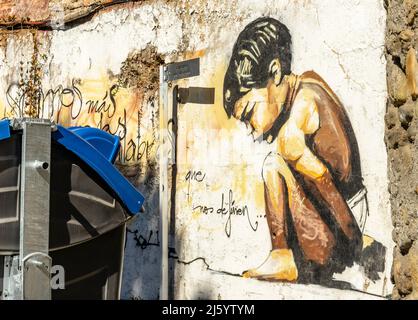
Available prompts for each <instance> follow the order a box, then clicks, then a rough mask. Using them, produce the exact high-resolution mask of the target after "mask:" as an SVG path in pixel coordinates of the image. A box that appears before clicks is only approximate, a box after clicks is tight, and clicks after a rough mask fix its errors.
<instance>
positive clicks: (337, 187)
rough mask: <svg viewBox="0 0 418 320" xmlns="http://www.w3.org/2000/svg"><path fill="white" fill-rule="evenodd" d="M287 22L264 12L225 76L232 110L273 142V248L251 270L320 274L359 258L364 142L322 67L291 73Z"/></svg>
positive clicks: (268, 202) (268, 194) (266, 176)
mask: <svg viewBox="0 0 418 320" xmlns="http://www.w3.org/2000/svg"><path fill="white" fill-rule="evenodd" d="M291 57H292V53H291V36H290V34H289V30H288V29H287V27H286V26H285V25H283V24H282V23H280V22H279V21H277V20H275V19H273V18H269V17H262V18H259V19H257V20H255V21H253V22H252V23H250V24H249V25H247V26H246V28H245V29H244V30H243V31H242V32H241V33H240V35H239V36H238V39H237V41H236V43H235V45H234V47H233V52H232V57H231V59H230V62H229V66H228V69H227V72H226V74H225V79H224V90H223V94H224V97H223V99H224V108H225V111H226V113H227V115H228V117H231V116H232V117H234V118H236V119H238V120H240V121H242V122H244V123H245V124H246V125H247V127H249V128H251V131H252V135H253V137H254V139H255V140H257V139H264V140H266V141H267V142H268V143H274V144H275V145H276V146H277V148H276V152H274V153H271V154H269V155H268V156H267V157H266V159H265V161H264V164H263V171H262V179H263V180H264V193H265V207H266V214H267V221H268V225H269V229H270V235H271V242H272V251H271V252H270V254H269V256H268V257H267V259H266V260H265V262H264V263H262V264H261V265H260V266H259V267H258V268H255V269H251V270H248V271H246V272H244V273H243V276H244V277H251V278H258V279H263V280H276V281H277V280H278V281H296V280H298V281H302V280H303V279H307V281H320V279H319V278H321V277H322V278H323V277H329V276H330V275H332V273H334V272H341V271H342V270H344V268H345V267H347V266H350V265H352V264H353V262H354V261H357V260H358V259H359V257H360V254H361V251H362V242H363V238H362V233H361V230H360V228H359V226H358V224H357V222H356V220H355V218H354V216H353V213H352V212H351V209H350V207H349V205H348V204H347V202H348V201H349V200H350V199H352V198H353V197H355V196H356V195H358V194H359V193H361V192H362V191H364V190H365V188H364V186H363V183H362V174H361V167H360V157H359V152H358V146H357V141H356V138H355V136H354V133H353V129H352V127H351V124H350V120H349V118H348V116H347V114H346V111H345V110H344V107H343V105H342V104H341V102H340V101H339V99H338V97H337V96H336V95H335V93H334V92H333V91H332V90H331V88H330V87H329V86H328V85H327V83H326V82H325V81H324V80H323V79H322V78H321V77H320V76H319V75H318V74H316V73H315V72H313V71H308V72H305V73H303V74H302V75H295V74H293V73H292V71H291Z"/></svg>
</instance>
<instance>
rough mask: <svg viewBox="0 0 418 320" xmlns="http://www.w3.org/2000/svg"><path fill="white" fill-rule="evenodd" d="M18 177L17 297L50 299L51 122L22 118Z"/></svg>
mask: <svg viewBox="0 0 418 320" xmlns="http://www.w3.org/2000/svg"><path fill="white" fill-rule="evenodd" d="M21 125H22V129H23V136H22V162H21V180H20V248H19V266H20V277H21V286H22V287H21V288H22V290H21V291H20V297H16V298H18V299H19V298H20V299H25V300H26V299H30V300H49V299H51V283H50V278H51V258H50V257H49V182H50V167H51V166H50V161H51V122H50V121H49V120H43V119H23V120H22V123H21Z"/></svg>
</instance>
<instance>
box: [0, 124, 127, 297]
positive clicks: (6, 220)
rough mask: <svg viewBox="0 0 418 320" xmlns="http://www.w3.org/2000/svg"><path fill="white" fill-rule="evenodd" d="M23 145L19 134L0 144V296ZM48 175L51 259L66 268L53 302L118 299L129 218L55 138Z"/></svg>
mask: <svg viewBox="0 0 418 320" xmlns="http://www.w3.org/2000/svg"><path fill="white" fill-rule="evenodd" d="M21 144H22V132H20V131H12V132H11V136H10V138H8V139H4V140H1V141H0V292H2V291H3V271H4V257H5V256H12V255H18V254H19V208H18V206H19V179H20V177H19V175H20V174H19V172H20V169H19V166H20V163H21V150H22V148H21ZM98 152H99V151H98ZM115 170H116V169H115ZM50 172H51V175H50V226H49V248H50V256H51V257H52V265H61V266H63V267H64V270H65V289H56V290H52V299H118V298H119V296H120V284H121V277H122V267H123V253H124V245H125V224H126V222H127V220H128V219H130V217H131V216H132V215H131V214H130V212H129V210H127V209H126V207H125V205H124V203H123V201H121V200H120V199H119V197H118V196H117V194H116V192H115V190H113V189H112V188H111V187H110V186H109V185H108V183H106V182H105V181H104V179H103V178H102V177H101V176H100V175H99V174H98V173H97V172H96V171H95V170H94V169H93V168H92V167H91V166H89V165H88V164H86V163H85V162H84V161H83V160H82V159H80V158H79V157H78V156H77V155H76V154H75V153H73V152H71V151H70V150H68V149H67V148H65V147H64V146H62V145H61V144H60V143H58V142H56V141H54V140H53V141H52V143H51V170H50ZM122 192H123V190H122ZM0 296H1V295H0Z"/></svg>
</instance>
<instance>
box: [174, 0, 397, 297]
mask: <svg viewBox="0 0 418 320" xmlns="http://www.w3.org/2000/svg"><path fill="white" fill-rule="evenodd" d="M196 11H197V12H198V13H196V15H197V16H198V17H199V16H200V15H203V16H204V15H205V14H206V11H203V13H202V12H201V11H199V10H196ZM225 14H226V15H227V16H226V17H225V16H224V15H223V10H221V11H220V12H219V14H217V15H216V14H215V15H214V16H212V17H211V19H208V21H207V20H206V19H202V20H203V21H202V27H201V30H202V29H203V30H204V31H203V35H202V34H199V33H198V32H196V31H195V30H193V31H192V32H190V34H189V33H187V34H188V38H189V40H190V41H189V46H190V48H191V49H192V50H191V51H198V52H199V55H200V56H201V76H200V77H196V78H192V79H190V80H186V81H180V82H178V83H175V84H177V85H179V86H180V87H188V86H190V87H202V88H214V89H215V102H214V104H213V105H210V106H207V105H202V104H185V105H180V107H179V111H178V112H179V114H178V123H179V129H178V130H179V131H178V151H177V152H178V158H177V161H178V170H177V172H178V174H177V184H176V199H175V205H176V210H175V211H176V218H175V221H176V225H175V227H176V243H175V248H176V250H177V254H178V256H179V262H180V266H179V267H178V269H177V273H176V277H175V279H180V281H178V282H177V284H176V294H177V296H179V297H182V298H198V297H205V296H206V297H211V298H216V297H221V298H224V299H228V298H233V297H237V295H239V293H237V292H236V288H237V287H241V286H242V287H245V286H246V285H247V286H248V288H251V289H249V291H248V292H245V293H242V294H244V295H245V296H247V297H250V296H251V297H257V296H258V297H260V298H274V297H279V296H287V297H292V294H289V293H287V290H288V289H289V285H283V284H280V283H277V282H276V283H270V284H269V285H266V284H265V282H263V281H259V280H255V279H242V278H240V276H241V275H242V274H243V272H244V271H245V270H249V269H251V268H254V267H257V265H261V264H262V263H263V261H264V260H265V259H266V258H267V257H269V254H270V257H269V259H270V260H268V263H267V265H268V266H267V267H266V268H269V267H270V266H271V265H270V262H272V261H273V262H272V263H274V259H275V258H274V257H273V256H272V255H271V253H270V252H271V250H272V243H271V240H270V233H271V232H272V231H271V227H270V226H269V223H268V209H267V205H266V202H267V200H266V188H265V184H266V180H265V179H264V181H263V177H262V174H261V172H262V171H263V170H264V163H265V158H266V155H267V154H268V153H269V152H271V151H273V152H274V151H275V150H277V144H276V143H275V141H276V140H274V141H273V142H272V143H270V144H269V143H266V141H262V142H260V143H258V142H256V143H255V142H254V141H253V137H252V136H251V135H249V134H248V132H247V130H246V127H245V125H244V124H243V123H240V122H239V121H237V120H236V119H234V118H231V119H228V118H227V116H226V113H225V110H224V103H225V100H226V99H227V98H228V97H224V95H225V94H227V90H226V89H227V88H225V83H226V82H227V78H226V76H225V73H226V72H227V68H228V64H229V66H231V64H232V65H234V63H235V66H238V67H237V70H238V71H237V73H239V72H241V73H245V72H246V70H244V69H245V68H241V69H240V67H239V65H241V62H242V61H244V62H242V63H243V65H245V63H247V62H248V61H247V62H245V60H241V61H240V60H235V61H233V60H231V59H232V58H233V56H234V53H233V46H234V44H235V43H236V42H237V41H238V40H237V38H238V35H239V34H240V32H241V31H243V30H244V28H246V26H248V25H249V24H250V23H251V22H252V21H254V20H255V19H257V18H259V17H261V16H269V17H271V18H274V19H278V20H280V21H281V22H282V23H284V24H285V25H286V26H287V27H288V28H289V31H290V34H291V36H292V40H293V46H292V54H293V57H292V68H291V69H292V71H293V72H294V73H295V74H297V75H300V74H302V73H303V72H305V71H308V70H314V71H315V72H317V73H318V74H319V75H321V77H323V78H324V79H325V80H326V82H327V83H328V85H329V86H330V87H331V88H332V90H334V92H335V93H336V95H338V97H339V98H340V99H341V101H342V104H343V106H344V108H345V109H346V111H347V113H348V116H349V119H350V120H351V123H352V126H353V130H354V133H355V136H356V137H357V141H358V146H359V154H360V158H361V167H362V172H363V181H364V185H365V187H366V189H367V191H368V200H369V216H368V218H367V221H366V223H365V225H364V227H363V225H362V227H363V228H362V233H363V236H366V237H365V238H367V236H368V237H369V238H372V239H374V240H375V241H376V242H378V243H380V245H383V248H382V247H380V249H379V250H378V252H377V253H376V256H375V257H374V258H373V259H375V261H377V260H378V259H377V257H380V258H382V256H384V257H385V258H386V259H385V260H384V261H383V262H382V263H383V267H382V265H381V263H380V262H379V263H377V264H376V265H375V266H370V265H368V263H364V261H363V262H360V263H358V264H356V263H355V264H354V265H352V266H346V268H345V269H344V268H343V270H342V271H340V272H335V273H333V274H331V275H328V276H330V278H327V275H320V276H318V274H317V273H315V272H314V271H313V272H312V273H310V274H309V275H308V276H307V277H306V278H305V279H304V280H301V282H303V283H305V284H306V285H299V286H301V287H300V288H299V287H298V286H295V287H294V290H295V291H294V292H295V296H296V295H297V294H296V292H297V291H298V290H301V292H304V294H303V295H302V296H303V297H305V298H309V297H310V298H312V297H315V296H317V295H318V293H317V292H319V291H321V289H323V290H324V296H325V295H326V294H325V290H329V292H330V293H329V294H330V295H334V297H335V298H343V297H344V291H340V290H339V289H342V288H350V287H351V288H354V289H356V290H360V291H365V292H369V293H373V294H376V295H381V296H387V295H388V294H390V292H391V284H390V267H391V251H392V241H391V236H390V234H389V232H390V231H391V229H392V227H391V221H390V207H389V203H388V202H389V198H388V192H387V175H386V149H385V145H384V140H383V136H384V120H383V118H384V113H385V104H386V83H385V57H384V54H383V52H384V30H385V11H384V8H383V4H382V3H380V2H379V1H376V2H373V1H372V2H357V3H352V2H346V1H338V3H335V2H333V5H332V6H330V4H329V3H328V2H327V1H325V2H323V1H310V2H296V1H295V2H286V1H276V2H274V3H273V2H271V3H270V2H269V3H268V4H267V5H266V6H260V5H254V3H253V2H251V1H241V2H239V4H238V5H237V6H236V9H235V10H233V11H232V12H228V13H225ZM330 17H332V19H331V18H330ZM366 17H367V18H366ZM225 20H227V21H228V27H227V28H225V27H223V26H224V25H225V22H224V21H225ZM216 26H219V27H218V28H222V30H219V29H217V27H216ZM208 29H209V30H210V31H209V32H208V31H207V30H208ZM186 30H187V31H188V30H189V29H186ZM272 30H274V28H272ZM187 31H186V32H187ZM195 32H196V33H195ZM245 36H246V37H247V38H245V40H244V41H248V42H251V41H256V40H254V39H255V38H251V37H252V34H250V33H249V32H247V33H246V34H245ZM201 37H204V39H206V40H205V41H203V42H202V40H201ZM259 48H260V47H259ZM242 50H244V49H242ZM247 50H248V51H250V49H247ZM260 50H261V49H260ZM253 54H254V55H257V49H255V50H254V53H253ZM260 55H262V54H260ZM231 57H232V58H231ZM237 59H238V58H237ZM230 61H232V62H230ZM248 63H249V62H248ZM249 64H250V63H249ZM260 64H262V62H260ZM247 66H248V65H247ZM251 68H256V66H255V65H250V66H249V67H248V69H249V70H252V69H251ZM248 74H251V71H250V72H248ZM231 81H232V80H231ZM243 81H244V80H243ZM232 82H233V81H232ZM175 84H174V85H175ZM238 88H239V90H240V91H242V90H245V89H243V88H242V87H239V86H238ZM233 90H234V88H233V87H232V89H231V91H232V92H233ZM256 94H257V95H259V96H255V97H254V95H256ZM254 95H253V97H252V98H251V99H253V100H250V103H251V102H255V103H257V102H260V101H262V100H259V99H262V98H260V97H261V95H262V93H261V92H260V91H259V92H258V93H254ZM232 96H233V93H232ZM232 99H233V98H232ZM260 121H263V120H260ZM320 121H321V120H320ZM279 135H280V134H279ZM366 137H367V138H366ZM193 175H195V176H193ZM276 188H277V189H275V190H278V188H279V186H278V185H276ZM288 192H289V191H288ZM290 201H291V200H290ZM291 210H292V209H291ZM354 211H355V209H353V212H354ZM296 212H298V211H297V210H296ZM357 218H358V220H357V222H358V224H359V225H361V224H362V222H361V221H360V220H361V217H360V216H358V217H357ZM297 219H298V217H297V214H294V215H293V220H297ZM296 232H298V231H296ZM288 234H291V231H288ZM304 235H305V236H307V233H305V234H303V232H301V234H300V237H303V236H304ZM310 236H312V237H315V235H313V234H311V235H310ZM289 241H290V240H289ZM364 245H365V250H364V252H366V251H367V248H366V247H367V245H366V242H364ZM273 249H274V248H273ZM293 251H295V250H293ZM276 252H277V251H276ZM278 254H279V253H278ZM346 254H347V255H348V254H349V250H347V251H346ZM195 264H196V265H195ZM297 264H298V271H299V273H300V274H302V272H303V271H305V270H304V268H305V264H303V263H298V262H297ZM379 264H380V266H378V265H379ZM264 266H265V265H264ZM374 268H375V269H374ZM370 269H372V270H374V272H375V275H371V274H370V273H369V272H368V271H370ZM205 270H206V272H205ZM309 272H310V271H308V273H309ZM372 273H373V272H372ZM247 275H248V273H247ZM309 276H311V278H309ZM236 277H238V279H239V280H238V279H237V278H236ZM251 277H252V276H250V278H251ZM315 277H317V278H316V279H315ZM269 278H270V280H271V279H275V278H274V277H267V276H266V277H264V280H268V279H269ZM300 279H302V278H301V277H300ZM306 279H309V280H306ZM231 283H240V284H239V285H238V284H236V285H231ZM241 283H242V284H241ZM258 286H262V288H263V289H261V287H258ZM330 287H331V288H337V289H325V288H330ZM266 288H269V289H266ZM292 288H293V287H292ZM317 290H319V291H317ZM289 291H291V290H289ZM238 292H242V290H241V291H238ZM249 292H251V294H250V293H249Z"/></svg>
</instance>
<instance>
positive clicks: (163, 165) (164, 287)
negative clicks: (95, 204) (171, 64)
mask: <svg viewBox="0 0 418 320" xmlns="http://www.w3.org/2000/svg"><path fill="white" fill-rule="evenodd" d="M164 68H166V66H161V67H160V152H159V165H160V208H159V209H160V230H161V251H162V252H161V285H160V300H167V299H168V236H169V230H168V224H169V219H168V218H169V217H168V215H169V201H168V191H169V190H168V151H169V149H168V145H169V144H168V114H169V113H168V82H167V81H166V78H165V69H164Z"/></svg>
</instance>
